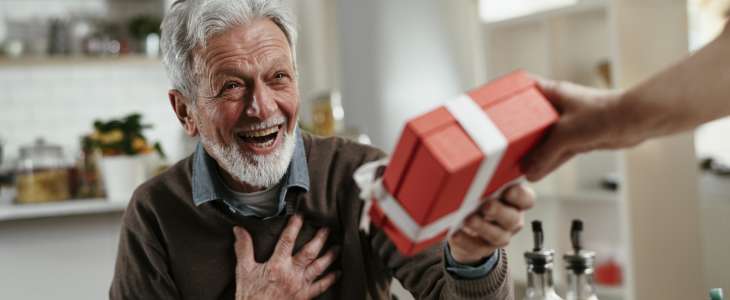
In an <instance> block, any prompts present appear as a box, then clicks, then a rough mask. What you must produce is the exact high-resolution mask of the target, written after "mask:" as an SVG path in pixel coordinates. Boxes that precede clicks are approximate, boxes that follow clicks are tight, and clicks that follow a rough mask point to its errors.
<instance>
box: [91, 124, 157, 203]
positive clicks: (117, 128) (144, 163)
mask: <svg viewBox="0 0 730 300" xmlns="http://www.w3.org/2000/svg"><path fill="white" fill-rule="evenodd" d="M141 119H142V116H141V115H140V114H131V115H129V116H126V117H124V118H122V119H118V120H110V121H107V122H102V121H98V120H97V121H96V122H94V133H93V134H92V135H91V136H89V137H88V141H87V143H88V145H89V147H92V148H95V149H99V150H100V151H101V153H102V163H101V173H102V178H103V181H104V187H105V190H106V196H107V199H109V200H110V201H129V199H131V197H132V193H133V192H134V190H135V189H136V188H137V186H139V185H140V184H142V183H143V182H144V181H145V180H147V179H148V178H149V177H150V175H151V173H152V171H153V170H154V169H155V168H156V164H157V161H158V159H159V158H160V157H164V153H163V152H162V148H161V147H160V144H159V143H155V144H154V146H151V145H150V144H149V143H148V142H147V139H146V138H145V137H144V135H143V134H142V130H144V129H147V128H151V127H152V126H151V125H145V124H142V122H141ZM155 154H158V155H155Z"/></svg>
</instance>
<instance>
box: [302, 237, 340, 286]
mask: <svg viewBox="0 0 730 300" xmlns="http://www.w3.org/2000/svg"><path fill="white" fill-rule="evenodd" d="M341 249H342V246H339V245H335V246H332V247H330V249H329V250H327V253H325V254H324V255H322V257H320V258H318V259H317V260H315V261H314V262H312V264H310V265H309V266H308V267H307V270H306V271H304V278H306V279H307V280H308V281H314V279H316V278H317V276H319V275H322V273H324V270H326V269H327V267H329V266H330V265H331V264H332V262H333V261H335V259H337V257H339V256H340V251H341Z"/></svg>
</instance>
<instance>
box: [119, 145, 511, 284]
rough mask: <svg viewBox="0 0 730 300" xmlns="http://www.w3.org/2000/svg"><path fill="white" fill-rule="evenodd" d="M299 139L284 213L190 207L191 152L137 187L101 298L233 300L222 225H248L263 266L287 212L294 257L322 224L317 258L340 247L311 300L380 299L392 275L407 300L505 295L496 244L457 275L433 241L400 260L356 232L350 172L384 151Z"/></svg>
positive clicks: (229, 251)
mask: <svg viewBox="0 0 730 300" xmlns="http://www.w3.org/2000/svg"><path fill="white" fill-rule="evenodd" d="M302 137H303V141H304V148H305V152H306V156H307V162H308V167H309V177H310V189H309V191H308V192H306V191H305V190H304V189H299V188H293V189H290V190H289V192H288V193H287V195H286V210H285V212H284V214H282V215H279V216H276V217H273V218H271V219H267V220H262V219H259V218H256V217H245V216H243V215H240V214H238V213H234V212H232V211H231V210H229V208H228V207H227V206H226V205H225V204H224V203H222V202H221V201H220V200H214V201H211V202H207V203H204V204H202V205H200V206H199V207H196V206H195V204H194V203H193V200H192V193H191V180H192V179H191V178H192V161H193V159H192V156H191V157H188V158H186V159H184V160H182V161H180V162H178V163H177V164H175V165H174V166H173V167H171V168H170V169H168V170H166V171H165V172H163V173H161V174H159V175H157V176H155V177H154V178H152V179H150V180H149V181H147V182H146V183H144V184H143V185H142V186H140V187H139V188H138V189H137V190H136V191H135V193H134V196H133V198H132V202H131V203H130V204H129V208H127V211H126V212H125V213H124V216H123V222H122V233H121V238H120V241H119V252H118V254H117V262H116V269H115V272H114V280H113V282H112V286H111V290H110V291H109V297H110V299H234V294H235V286H236V282H235V273H234V268H235V265H236V256H235V254H234V251H233V243H234V240H235V238H234V236H233V231H232V228H233V227H234V226H237V225H238V226H242V227H244V228H246V230H248V232H249V233H250V234H251V236H252V238H253V242H254V252H255V259H256V261H257V262H265V261H267V260H268V259H269V257H270V256H271V254H272V252H273V250H274V246H275V245H276V242H277V241H278V239H279V235H280V234H281V232H282V231H283V229H284V227H285V226H286V221H287V220H288V218H289V217H290V216H291V215H292V214H294V213H295V212H296V211H302V212H303V213H304V225H303V226H302V229H301V231H300V233H299V236H298V237H297V241H296V245H295V248H294V252H295V253H296V251H298V250H299V249H301V247H302V246H304V244H306V243H307V242H309V241H310V240H311V239H312V238H313V237H314V234H315V232H316V231H317V229H319V228H320V227H322V226H328V227H329V228H330V229H331V233H330V235H329V237H328V240H327V243H326V244H325V246H324V247H323V248H322V252H321V253H320V255H322V254H324V252H325V251H326V250H327V249H328V248H329V247H330V246H332V245H335V244H340V245H342V252H341V255H340V257H339V258H338V259H337V260H335V262H334V263H333V264H332V266H330V268H329V269H330V270H336V269H340V270H342V277H341V278H340V279H339V281H338V282H337V283H335V284H334V285H333V286H332V287H330V288H329V289H328V290H327V291H326V292H325V293H323V294H322V295H320V297H319V298H318V299H390V282H391V280H392V278H393V276H395V277H396V278H398V280H399V281H400V282H401V283H402V284H403V286H404V287H405V288H406V289H408V290H409V291H410V292H411V293H412V294H413V295H414V297H416V298H417V299H512V298H513V291H512V278H511V277H510V274H509V270H508V269H507V258H506V256H505V254H504V251H503V250H500V257H499V262H498V263H497V264H496V265H495V266H494V269H492V271H491V272H490V273H489V274H488V275H487V276H485V277H483V278H479V279H473V280H466V279H458V278H455V277H454V276H453V275H451V274H450V273H449V272H448V271H446V267H445V263H444V260H445V259H444V243H443V242H442V243H439V244H437V245H434V246H432V247H431V248H429V249H427V250H425V251H423V252H421V253H419V254H417V255H415V256H413V257H410V258H405V257H403V255H401V254H400V252H399V251H398V250H397V249H396V247H395V246H394V245H393V243H392V242H391V241H390V240H389V239H388V237H387V236H386V235H385V234H384V233H383V232H381V231H379V230H378V229H377V228H375V227H373V226H371V227H372V228H371V233H370V235H369V236H368V235H365V234H364V233H362V232H361V231H359V230H358V225H359V224H358V223H359V217H360V210H361V207H362V201H361V200H360V199H359V198H358V193H359V190H358V188H357V186H356V185H355V184H354V182H353V179H352V174H353V172H354V171H355V169H357V167H359V166H360V165H362V164H363V163H366V162H369V161H373V160H376V159H379V158H382V157H384V156H385V153H384V152H382V151H380V150H378V149H376V148H373V147H369V146H364V145H361V144H358V143H355V142H352V141H349V140H346V139H342V138H320V137H315V136H312V135H310V134H308V133H306V132H302ZM325 274H326V273H325Z"/></svg>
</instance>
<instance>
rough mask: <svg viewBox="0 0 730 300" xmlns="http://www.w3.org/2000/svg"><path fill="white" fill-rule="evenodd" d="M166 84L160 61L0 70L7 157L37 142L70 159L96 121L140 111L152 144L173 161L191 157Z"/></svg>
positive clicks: (1, 131) (1, 130)
mask: <svg viewBox="0 0 730 300" xmlns="http://www.w3.org/2000/svg"><path fill="white" fill-rule="evenodd" d="M169 88H170V83H169V81H168V79H167V75H166V73H165V71H164V69H163V67H162V63H161V62H160V61H159V60H154V61H150V63H145V64H138V63H137V64H129V65H125V64H122V63H119V62H115V63H105V62H104V61H100V63H98V64H84V65H71V64H58V65H33V66H13V67H0V136H2V138H3V139H5V140H6V150H5V158H8V157H17V156H18V150H19V147H21V146H24V145H29V144H31V143H33V141H34V140H35V139H37V138H44V139H45V140H46V141H48V142H50V143H53V144H58V145H61V146H63V148H64V150H65V152H66V154H67V156H68V157H69V158H70V157H72V156H73V155H74V153H75V152H76V151H78V149H79V139H80V137H81V136H82V135H85V134H89V133H91V132H92V130H93V122H94V120H97V119H100V120H104V121H106V120H109V119H111V118H121V117H124V116H126V115H128V114H130V113H135V112H138V113H141V114H142V115H143V118H142V121H143V123H147V124H152V125H153V128H151V129H148V130H146V131H145V132H144V135H145V136H146V137H147V139H148V140H149V141H150V142H155V141H159V142H160V143H161V144H162V146H163V149H165V151H166V152H167V153H168V155H169V156H170V158H171V160H173V161H176V160H178V159H180V158H182V157H184V156H185V155H187V154H189V152H188V151H189V149H185V150H183V149H181V145H182V143H183V139H184V137H185V135H184V132H183V130H182V127H181V126H180V124H179V122H178V120H177V118H176V117H175V114H174V112H173V111H172V108H171V106H170V104H169V101H168V98H167V91H168V90H169Z"/></svg>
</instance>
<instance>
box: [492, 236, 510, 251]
mask: <svg viewBox="0 0 730 300" xmlns="http://www.w3.org/2000/svg"><path fill="white" fill-rule="evenodd" d="M509 242H510V235H509V234H507V233H505V234H502V235H500V236H499V237H498V238H497V239H496V242H495V244H496V245H495V246H497V247H500V248H501V247H505V246H507V245H509Z"/></svg>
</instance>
